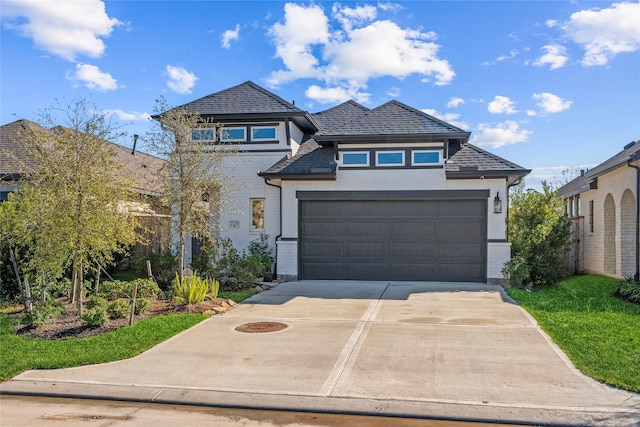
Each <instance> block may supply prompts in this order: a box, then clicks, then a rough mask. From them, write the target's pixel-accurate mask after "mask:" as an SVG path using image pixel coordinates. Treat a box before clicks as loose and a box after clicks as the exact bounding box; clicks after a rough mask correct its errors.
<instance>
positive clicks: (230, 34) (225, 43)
mask: <svg viewBox="0 0 640 427" xmlns="http://www.w3.org/2000/svg"><path fill="white" fill-rule="evenodd" d="M239 38H240V24H236V28H235V29H233V30H227V31H225V32H224V33H222V36H220V39H221V40H222V47H223V48H225V49H229V48H230V47H231V42H232V41H235V40H238V39H239Z"/></svg>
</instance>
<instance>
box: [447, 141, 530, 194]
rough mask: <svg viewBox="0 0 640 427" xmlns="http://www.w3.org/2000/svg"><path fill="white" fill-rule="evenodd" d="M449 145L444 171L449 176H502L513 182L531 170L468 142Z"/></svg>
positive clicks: (462, 177)
mask: <svg viewBox="0 0 640 427" xmlns="http://www.w3.org/2000/svg"><path fill="white" fill-rule="evenodd" d="M450 147H451V148H450V151H449V159H448V160H447V161H446V163H445V172H446V174H447V177H449V178H460V179H464V178H479V177H481V176H484V177H486V178H497V177H504V178H506V179H507V182H508V183H509V184H513V183H514V182H516V181H517V180H518V179H520V178H522V177H524V176H526V175H528V174H529V173H530V172H531V169H525V168H523V167H522V166H519V165H517V164H515V163H513V162H510V161H508V160H506V159H503V158H502V157H500V156H497V155H495V154H492V153H489V152H488V151H485V150H483V149H482V148H480V147H476V146H475V145H472V144H469V143H466V144H461V145H460V146H457V145H451V146H450Z"/></svg>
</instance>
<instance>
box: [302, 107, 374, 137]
mask: <svg viewBox="0 0 640 427" xmlns="http://www.w3.org/2000/svg"><path fill="white" fill-rule="evenodd" d="M369 111H371V110H369V109H368V108H367V107H365V106H363V105H360V104H358V103H357V102H355V101H353V100H349V101H346V102H343V103H342V104H339V105H336V106H335V107H332V108H329V109H328V110H324V111H320V112H318V113H314V114H312V115H313V118H314V119H316V121H317V122H318V123H319V124H320V128H321V130H322V132H323V133H327V134H334V133H336V132H340V131H341V129H343V128H344V126H345V124H346V123H348V122H350V121H352V120H355V119H357V118H359V117H361V116H363V115H364V114H366V113H367V112H369Z"/></svg>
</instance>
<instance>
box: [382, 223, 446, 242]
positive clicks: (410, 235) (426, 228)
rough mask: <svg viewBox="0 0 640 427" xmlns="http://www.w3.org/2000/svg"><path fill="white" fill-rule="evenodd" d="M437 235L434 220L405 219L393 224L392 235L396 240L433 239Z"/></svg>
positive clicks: (417, 240)
mask: <svg viewBox="0 0 640 427" xmlns="http://www.w3.org/2000/svg"><path fill="white" fill-rule="evenodd" d="M435 235H436V224H435V223H434V222H422V221H419V222H416V221H403V222H397V223H395V222H394V223H392V224H391V236H392V240H393V241H394V242H421V241H425V240H432V239H433V237H434V236H435Z"/></svg>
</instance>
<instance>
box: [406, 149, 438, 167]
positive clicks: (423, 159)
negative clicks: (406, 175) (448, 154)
mask: <svg viewBox="0 0 640 427" xmlns="http://www.w3.org/2000/svg"><path fill="white" fill-rule="evenodd" d="M439 163H440V152H439V151H425V150H420V151H418V150H415V151H412V152H411V165H412V166H423V165H434V164H435V165H437V164H439Z"/></svg>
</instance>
